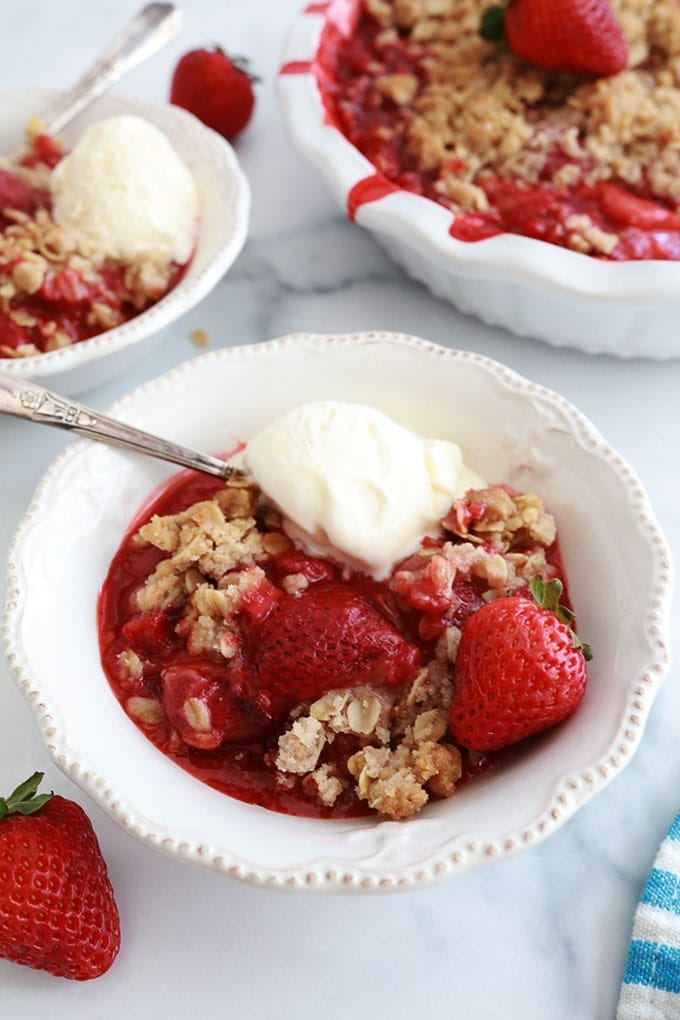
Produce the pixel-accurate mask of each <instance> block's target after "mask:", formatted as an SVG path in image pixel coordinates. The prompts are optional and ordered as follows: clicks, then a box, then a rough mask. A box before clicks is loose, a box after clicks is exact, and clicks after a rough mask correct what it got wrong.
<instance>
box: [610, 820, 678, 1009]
mask: <svg viewBox="0 0 680 1020" xmlns="http://www.w3.org/2000/svg"><path fill="white" fill-rule="evenodd" d="M616 1020H680V814H678V815H677V816H676V818H675V821H674V822H673V824H672V825H671V827H670V829H669V831H668V835H667V836H666V839H665V840H664V841H663V843H662V844H661V847H660V849H659V853H658V855H657V858H656V860H655V861H654V867H653V868H652V870H651V871H650V873H649V878H648V879H647V884H646V885H645V888H644V889H643V892H642V896H641V898H640V903H639V904H638V908H637V911H636V913H635V921H634V924H633V934H632V937H631V941H630V948H629V950H628V963H627V964H626V972H625V974H624V976H623V985H622V987H621V996H620V998H619V1008H618V1010H617V1013H616Z"/></svg>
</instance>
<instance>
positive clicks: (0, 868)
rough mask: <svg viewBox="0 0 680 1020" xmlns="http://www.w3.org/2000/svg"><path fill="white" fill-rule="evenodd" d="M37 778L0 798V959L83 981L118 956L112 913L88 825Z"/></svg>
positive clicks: (111, 901) (116, 919)
mask: <svg viewBox="0 0 680 1020" xmlns="http://www.w3.org/2000/svg"><path fill="white" fill-rule="evenodd" d="M42 778H43V774H42V772H35V773H34V774H33V775H32V776H31V778H30V779H27V780H26V782H25V783H22V784H21V785H20V786H18V787H17V788H16V790H14V791H13V792H12V793H11V794H10V795H9V797H7V798H2V797H0V957H6V958H7V959H8V960H12V961H13V962H14V963H22V964H25V965H26V966H28V967H34V968H36V969H37V970H47V971H49V972H50V974H54V975H55V976H57V977H65V978H71V979H73V980H74V981H87V980H88V979H89V978H95V977H99V975H101V974H103V973H104V972H105V971H107V970H108V969H109V967H110V966H111V964H112V963H113V961H114V959H115V957H116V954H117V953H118V949H119V947H120V922H119V917H118V909H117V907H116V903H115V900H114V895H113V889H112V887H111V883H110V881H109V877H108V873H107V870H106V864H105V863H104V860H103V858H102V855H101V851H100V849H99V844H98V842H97V837H96V836H95V834H94V830H93V828H92V825H91V823H90V820H89V818H88V817H87V815H86V814H85V812H84V811H83V809H82V808H81V807H80V805H78V804H76V803H74V801H71V800H66V799H65V798H64V797H60V796H58V795H57V796H54V795H53V794H51V793H48V794H37V790H38V787H39V785H40V782H41V781H42Z"/></svg>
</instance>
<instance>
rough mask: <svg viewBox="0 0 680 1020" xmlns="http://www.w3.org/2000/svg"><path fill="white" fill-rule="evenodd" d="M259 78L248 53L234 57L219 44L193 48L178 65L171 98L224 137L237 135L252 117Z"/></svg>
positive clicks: (173, 79) (171, 100) (173, 77)
mask: <svg viewBox="0 0 680 1020" xmlns="http://www.w3.org/2000/svg"><path fill="white" fill-rule="evenodd" d="M257 80H258V79H257V78H256V77H255V76H253V75H251V74H250V73H249V72H248V61H247V60H246V59H245V58H244V57H230V56H228V55H227V54H226V53H225V52H224V50H222V49H220V47H219V46H215V47H214V48H213V49H211V50H208V49H197V50H191V51H190V52H189V53H185V54H184V56H183V57H181V58H180V60H179V62H178V64H177V66H176V67H175V71H174V74H173V76H172V83H171V86H170V102H171V103H174V104H175V105H176V106H181V107H183V108H184V109H185V110H188V111H189V113H193V115H194V116H195V117H198V119H199V120H200V121H202V122H203V123H204V124H205V125H207V127H209V128H212V129H213V131H217V133H218V134H220V135H222V136H223V137H224V138H228V139H231V138H235V137H236V135H238V134H240V132H241V131H243V129H244V128H245V127H246V125H247V124H248V122H249V121H250V118H251V117H252V114H253V109H254V106H255V92H254V89H253V84H254V82H256V81H257Z"/></svg>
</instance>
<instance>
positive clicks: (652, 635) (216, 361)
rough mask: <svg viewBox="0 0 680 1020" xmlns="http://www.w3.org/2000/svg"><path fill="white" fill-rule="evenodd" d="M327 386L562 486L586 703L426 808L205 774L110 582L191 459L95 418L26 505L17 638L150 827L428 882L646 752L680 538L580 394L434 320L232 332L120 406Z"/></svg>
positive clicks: (276, 395) (92, 786)
mask: <svg viewBox="0 0 680 1020" xmlns="http://www.w3.org/2000/svg"><path fill="white" fill-rule="evenodd" d="M227 397H228V399H227ZM317 399H337V400H349V401H356V402H360V403H369V404H373V405H374V406H376V407H378V408H379V409H381V410H382V411H384V412H386V413H387V414H389V415H392V416H393V417H394V418H396V419H397V420H398V421H400V422H403V423H405V424H407V425H409V426H411V427H413V428H414V429H416V430H418V431H419V432H422V433H424V434H427V435H431V436H441V437H443V438H447V437H448V438H454V439H456V440H457V441H458V442H459V443H460V444H461V446H462V448H463V451H464V454H465V458H466V461H467V462H468V463H469V464H470V465H471V466H472V467H474V468H476V469H477V470H478V471H479V472H480V473H481V474H482V475H483V477H486V478H488V479H491V480H505V481H508V482H510V483H512V484H513V485H515V486H517V487H518V488H520V489H534V490H535V491H537V492H538V493H540V494H541V495H542V496H543V497H544V499H545V501H546V503H547V505H548V506H549V508H550V509H551V510H552V511H553V512H554V513H555V515H556V517H557V521H558V527H559V533H560V535H561V543H562V552H563V556H564V561H565V564H566V569H567V574H568V578H569V582H570V593H571V596H572V598H573V602H574V604H575V608H576V611H577V613H578V617H579V628H580V630H581V632H582V634H583V635H584V637H585V638H587V640H588V641H589V642H590V643H591V644H592V646H593V648H594V650H595V658H594V660H593V663H592V664H591V670H590V683H589V687H588V690H587V693H586V696H585V699H584V701H583V702H582V704H581V706H580V707H579V709H578V711H577V712H576V714H575V715H574V716H572V717H571V718H570V719H569V720H568V721H567V722H566V723H564V724H563V725H561V726H559V727H558V728H556V729H554V730H552V731H550V732H549V733H546V734H544V735H543V737H542V738H540V739H539V740H538V741H536V742H532V743H531V745H530V746H528V747H526V749H524V751H523V752H522V753H519V754H517V755H516V757H514V758H513V760H512V761H511V762H508V763H506V764H505V765H504V766H503V767H502V768H499V770H498V771H496V772H493V773H488V774H486V775H485V776H483V777H480V778H478V779H477V780H476V781H475V782H472V783H469V784H467V785H466V786H465V787H463V789H461V791H460V792H459V793H457V794H456V795H455V796H454V797H453V798H452V799H451V800H448V801H440V802H438V803H434V802H433V803H430V804H428V805H427V806H426V807H425V808H424V809H423V810H422V812H420V813H419V814H418V815H417V816H415V817H413V818H411V819H409V820H408V821H406V822H391V821H379V820H376V819H373V818H364V819H353V820H350V821H326V820H318V819H309V818H297V817H289V816H286V815H280V814H277V813H274V812H270V811H267V810H265V809H263V808H259V807H254V806H252V805H249V804H244V803H240V802H239V801H237V800H232V799H231V798H229V797H227V796H225V795H224V794H221V793H218V792H217V791H215V790H213V789H210V788H209V787H207V786H205V785H203V784H202V783H201V782H199V781H198V780H196V779H194V778H193V777H192V776H190V775H188V774H187V773H186V772H184V771H183V770H182V769H181V768H179V767H178V766H177V765H175V764H174V763H173V762H172V761H170V760H169V759H168V758H166V757H165V756H164V755H163V754H162V753H160V752H159V751H158V750H157V749H156V748H155V747H154V746H153V745H152V744H151V743H150V742H149V741H148V740H147V739H146V738H145V737H144V736H143V735H142V734H141V733H140V732H139V730H138V729H137V728H136V727H135V726H134V725H133V723H132V722H131V721H130V720H129V719H128V717H127V716H126V715H125V714H124V712H123V711H122V709H121V708H120V706H119V704H118V702H117V701H116V699H115V697H114V695H113V693H112V692H111V690H110V688H109V685H108V683H107V681H106V679H105V676H104V674H103V671H102V668H101V665H100V660H99V652H98V645H97V632H96V626H95V604H96V600H97V593H98V591H99V588H100V585H101V583H102V581H103V579H104V577H105V575H106V572H107V569H108V566H109V562H110V560H111V558H112V556H113V554H114V553H115V551H116V549H117V547H118V545H119V543H120V541H121V539H122V536H123V534H124V532H125V531H126V528H127V526H128V523H129V520H130V518H131V516H132V515H133V514H134V512H135V510H136V508H137V507H139V506H140V505H141V504H142V503H143V502H144V500H145V499H146V497H147V496H148V495H149V493H150V492H151V490H153V489H154V487H155V486H156V485H158V484H159V483H160V482H161V481H162V480H163V479H164V478H167V477H168V475H169V474H171V473H172V472H173V469H172V468H170V467H169V466H168V465H165V464H162V463H160V462H157V461H153V460H150V459H148V458H143V457H141V456H139V455H135V454H130V453H125V452H121V451H120V450H116V449H113V448H108V447H104V446H102V445H99V444H95V443H87V442H84V441H82V440H81V441H79V442H76V443H74V444H73V445H71V446H70V447H68V449H67V450H66V451H64V452H63V453H62V454H61V456H60V457H59V458H58V459H57V460H56V461H55V463H54V464H53V465H52V467H51V468H50V470H49V471H48V473H47V474H46V476H45V478H44V479H43V481H42V483H41V485H40V487H39V489H38V491H37V493H36V495H35V497H34V499H33V501H32V503H31V506H30V509H29V511H28V513H27V514H26V516H25V518H24V520H23V522H22V523H21V525H20V527H19V530H18V533H17V536H16V538H15V541H14V543H13V546H12V549H11V551H10V554H9V577H8V585H7V588H8V595H7V603H6V609H5V619H4V631H3V634H4V637H3V640H4V646H5V650H6V653H7V656H8V660H9V663H10V665H11V667H12V669H13V671H14V674H15V676H16V680H17V682H18V684H19V687H20V688H21V689H22V690H23V692H24V694H25V696H26V698H27V699H28V702H29V704H30V706H31V707H32V709H33V711H34V712H35V715H36V717H37V719H38V722H39V725H40V729H41V731H42V734H43V737H44V739H45V741H46V744H47V747H48V748H49V750H50V752H51V754H52V756H53V757H54V760H55V761H56V763H57V764H58V765H59V766H60V767H61V768H62V769H63V770H64V771H65V772H66V773H67V775H69V776H70V777H71V778H72V779H73V780H74V781H75V782H76V783H78V784H79V785H80V786H82V788H83V789H84V790H85V791H87V793H89V794H90V795H91V796H92V797H93V798H94V799H95V800H96V801H97V802H98V803H99V804H100V805H101V806H102V807H103V808H104V810H105V811H107V812H108V813H109V814H110V815H111V816H112V817H113V818H114V819H115V820H116V821H117V822H119V823H120V824H121V825H122V826H123V827H124V828H125V829H127V830H128V831H129V832H130V833H131V834H132V835H134V836H136V837H137V838H138V839H140V840H141V841H143V842H144V843H146V844H148V845H149V846H152V847H156V848H158V849H160V850H164V851H167V852H168V853H170V854H173V855H175V856H177V857H178V858H180V859H182V860H187V861H191V862H192V863H195V864H200V865H203V866H204V867H207V868H210V869H213V870H214V871H217V872H220V873H225V874H228V875H231V876H234V877H236V878H239V879H242V880H245V881H247V882H252V883H255V884H258V885H270V886H274V887H277V888H290V889H314V890H335V891H338V890H343V891H354V890H359V891H363V890H382V889H386V890H387V889H402V888H412V887H414V886H418V885H422V884H425V883H428V882H432V881H434V880H436V879H440V878H443V877H445V876H448V875H453V874H456V873H458V872H462V871H465V870H466V869H469V868H474V867H477V866H478V865H481V864H483V863H486V862H489V861H491V860H494V859H498V858H501V857H505V856H507V855H509V854H513V853H516V852H517V851H519V850H521V849H522V848H524V847H527V846H530V845H532V844H533V843H536V842H538V841H539V840H541V839H543V838H544V837H545V836H547V835H549V834H550V833H552V832H555V831H556V829H558V828H559V826H560V825H562V824H563V822H565V821H566V820H567V819H568V818H569V816H570V815H572V814H573V812H574V811H576V809H577V808H578V807H580V806H581V805H582V804H584V803H585V802H586V801H587V800H588V799H589V798H590V797H592V796H593V794H594V793H596V792H597V791H599V790H601V789H602V788H603V787H604V786H605V785H606V784H607V783H608V782H609V780H611V779H612V778H613V777H614V776H616V775H617V774H618V773H619V772H620V771H621V769H622V768H623V767H624V766H625V764H626V763H627V762H628V761H629V760H630V758H631V756H632V754H633V752H634V750H635V749H636V747H637V745H638V743H639V741H640V738H641V737H642V731H643V728H644V724H645V719H646V717H647V713H648V711H649V707H650V704H651V702H652V700H653V697H654V695H655V693H656V691H657V689H658V687H659V684H660V681H661V679H662V676H663V674H664V671H665V669H666V666H667V663H668V647H667V617H668V612H669V602H670V594H671V575H672V566H671V559H670V553H669V551H668V548H667V545H666V542H665V540H664V537H663V535H662V534H661V532H660V530H659V527H658V525H657V523H656V521H655V518H654V515H653V512H652V509H651V507H650V506H649V503H648V500H647V497H646V495H645V492H644V490H643V488H642V486H641V484H640V482H639V481H638V479H637V478H636V476H635V474H634V473H633V471H632V470H631V469H630V467H628V465H627V464H626V463H624V461H623V460H622V458H621V457H620V456H619V455H618V454H617V453H616V452H615V451H614V450H612V448H611V447H610V446H608V444H607V443H606V442H605V440H604V439H603V438H602V437H601V436H600V435H599V434H598V432H596V430H595V429H594V428H593V426H592V425H591V424H590V423H589V422H588V421H587V420H586V419H585V418H584V417H583V415H582V414H580V413H579V412H578V411H577V410H576V409H575V408H574V407H573V406H572V405H571V404H569V403H568V402H567V401H566V400H564V399H563V398H562V397H560V396H557V395H556V394H554V393H551V392H550V391H548V390H545V389H543V388H542V387H541V386H538V385H536V384H534V383H531V382H529V381H527V380H526V379H523V378H521V377H520V376H518V375H516V374H515V373H514V372H512V371H510V370H509V369H507V368H505V367H503V366H502V365H500V364H498V363H496V362H494V361H490V360H489V359H488V358H485V357H482V356H481V355H478V354H471V353H467V352H464V351H455V350H449V349H446V348H443V347H438V346H435V345H433V344H430V343H427V342H426V341H423V340H418V339H414V338H413V337H406V336H401V335H395V334H381V333H363V334H358V335H354V336H339V337H324V336H311V335H306V334H297V335H293V336H288V337H284V338H282V339H279V340H273V341H271V342H269V343H264V344H257V345H253V346H248V347H240V348H238V347H237V348H228V349H223V350H217V351H214V352H211V353H209V354H205V355H203V356H201V357H198V358H195V359H193V360H191V361H188V362H185V363H184V364H182V365H180V366H179V367H178V368H175V369H174V370H173V371H171V372H168V373H167V374H166V375H163V376H161V377H160V378H159V379H157V380H155V381H153V382H151V383H148V384H147V385H145V386H142V387H140V388H138V389H136V390H134V391H133V392H132V393H130V394H129V395H128V396H127V397H125V398H123V399H122V400H120V401H118V402H117V403H116V404H115V405H114V406H113V408H111V413H112V414H114V415H116V416H118V417H120V418H122V419H124V420H125V421H128V422H131V423H133V424H135V425H137V426H141V427H142V428H146V429H148V430H151V431H155V432H157V433H158V434H160V435H162V436H165V437H167V438H168V439H170V440H175V441H180V442H182V443H185V444H187V445H191V446H193V447H194V448H196V449H202V450H223V449H226V448H228V447H229V446H230V445H231V437H239V438H244V439H247V438H248V437H249V436H251V435H252V434H253V433H254V432H255V430H257V429H259V428H261V427H262V426H263V425H264V424H265V423H267V422H268V421H270V420H271V419H272V418H273V417H275V416H277V415H279V414H281V413H283V412H284V411H285V410H287V409H289V408H291V407H293V406H295V405H298V404H301V403H303V402H305V401H309V400H317ZM622 550H625V555H622V552H621V551H622ZM595 578H597V582H598V583H597V584H595V583H594V579H595ZM602 591H606V592H607V593H608V596H607V598H606V599H602V597H601V592H602ZM46 626H47V627H48V629H49V636H50V638H49V641H46V640H45V633H46V629H45V628H46Z"/></svg>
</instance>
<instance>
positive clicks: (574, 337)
mask: <svg viewBox="0 0 680 1020" xmlns="http://www.w3.org/2000/svg"><path fill="white" fill-rule="evenodd" d="M358 2H359V0H332V2H331V3H329V4H309V5H308V6H307V7H306V9H305V10H304V11H303V13H302V14H301V15H300V17H299V18H298V19H297V21H296V22H295V23H294V24H293V26H292V28H291V31H290V34H289V36H288V39H287V41H286V45H285V48H284V55H283V63H282V65H281V70H280V74H279V81H278V84H279V98H280V104H281V110H282V114H283V120H284V123H285V125H286V127H287V130H288V133H289V136H290V138H291V141H292V143H293V145H294V146H295V148H296V149H297V150H298V151H299V153H300V154H301V155H302V156H304V157H305V158H306V159H307V160H309V162H310V163H311V164H312V165H313V166H314V167H315V168H316V169H317V170H318V171H319V172H320V173H321V174H322V176H323V178H324V180H325V182H326V184H327V185H328V187H329V188H330V191H331V192H332V194H333V195H334V196H335V198H336V199H337V200H338V201H339V202H340V204H341V206H342V208H343V210H345V212H348V198H349V195H350V192H351V191H352V189H353V188H354V187H355V186H356V185H358V184H359V183H360V182H361V181H364V180H366V179H367V178H370V177H374V176H375V174H376V170H375V167H374V166H373V164H372V163H370V162H369V160H368V159H367V158H366V157H365V156H364V155H363V154H362V153H361V152H360V151H359V150H358V149H357V148H355V147H354V146H353V145H352V143H351V142H349V141H348V139H347V138H345V136H344V135H343V134H342V133H341V132H340V131H339V130H338V129H337V128H336V127H334V126H333V125H332V124H331V123H330V122H329V118H328V116H327V114H326V112H325V110H324V106H323V102H322V99H321V95H320V92H319V89H318V87H317V84H316V72H315V66H314V61H315V58H316V54H317V50H318V47H319V39H320V35H321V32H322V29H323V26H324V24H325V23H326V21H332V22H334V23H335V24H337V25H338V26H339V27H340V29H341V31H343V33H345V34H346V33H347V32H348V31H351V26H352V23H353V20H356V8H357V5H358ZM348 214H349V213H348ZM451 216H452V214H451V212H449V210H447V209H446V208H445V207H444V206H442V205H439V204H438V203H437V202H434V201H432V200H431V199H428V198H423V197H421V196H419V195H415V194H412V193H410V192H407V191H402V190H398V189H396V188H395V187H394V186H393V187H392V191H391V193H389V194H387V195H385V196H384V197H381V198H377V199H376V200H373V201H367V202H365V203H364V204H362V205H360V206H359V208H358V209H357V211H356V216H355V218H356V222H357V223H359V224H360V225H361V226H362V227H365V228H366V229H367V230H369V231H370V232H371V233H372V234H373V235H374V237H375V239H376V240H377V241H378V242H379V243H380V244H381V245H383V246H384V247H385V248H386V249H387V251H388V252H389V254H390V255H391V256H392V257H393V258H394V259H395V261H396V262H398V263H399V264H400V265H402V266H403V267H404V269H405V270H406V271H407V272H408V273H409V274H410V275H411V276H413V277H414V278H415V279H417V280H419V281H420V282H422V283H424V284H425V285H426V286H427V287H429V288H430V290H431V291H432V292H433V293H434V294H435V295H436V296H437V297H440V298H444V299H445V300H448V301H451V302H452V303H453V304H454V305H456V306H457V307H458V308H460V309H461V311H463V312H469V313H472V314H473V315H476V316H478V317H479V318H480V319H482V320H484V321H485V322H488V323H489V324H491V325H495V326H503V327H505V328H506V329H510V330H512V331H513V332H515V333H518V334H519V335H521V336H531V337H535V338H537V339H539V340H544V341H547V342H548V343H550V344H554V345H557V346H566V347H575V348H579V349H580V350H583V351H587V352H588V353H591V354H600V353H602V354H613V355H618V356H620V357H634V356H640V357H647V358H656V359H668V358H675V357H680V339H678V334H677V323H678V316H679V315H680V262H663V261H645V262H606V261H600V260H598V259H596V258H592V257H590V256H588V255H582V254H579V253H578V252H574V251H569V250H568V249H566V248H560V247H558V246H557V245H553V244H548V243H546V242H544V241H538V240H534V239H533V238H529V237H520V236H517V235H513V234H501V235H499V236H496V237H491V238H488V239H487V240H484V241H476V242H474V243H467V242H464V241H459V240H457V239H456V238H453V237H451V235H450V234H449V232H448V231H449V227H450V225H451Z"/></svg>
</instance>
